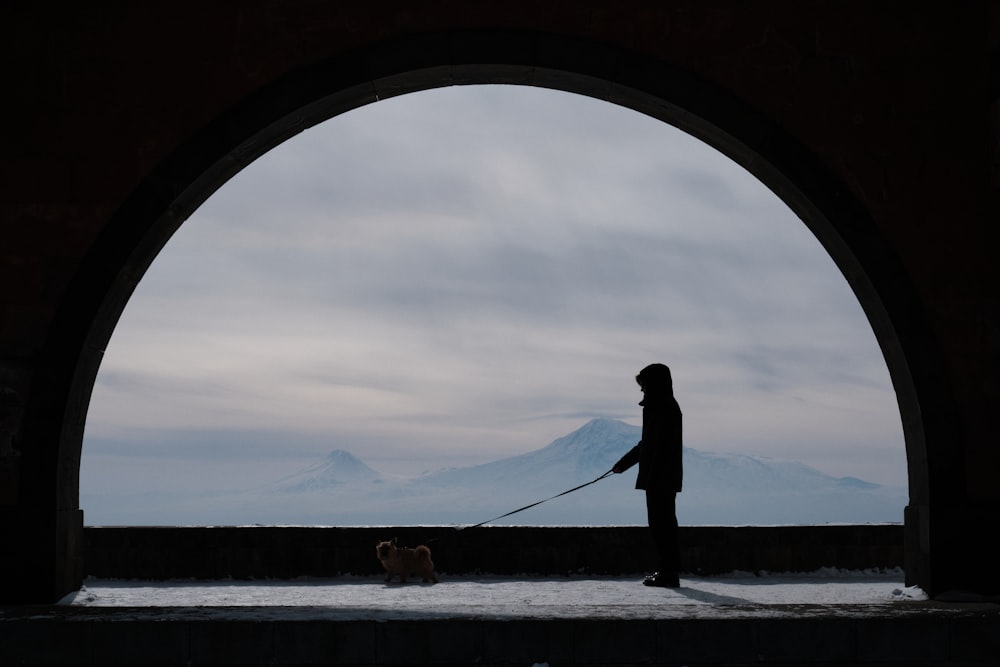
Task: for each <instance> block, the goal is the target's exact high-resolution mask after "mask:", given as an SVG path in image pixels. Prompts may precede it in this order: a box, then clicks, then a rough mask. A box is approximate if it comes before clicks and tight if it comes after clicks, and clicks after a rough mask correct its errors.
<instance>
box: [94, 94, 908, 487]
mask: <svg viewBox="0 0 1000 667" xmlns="http://www.w3.org/2000/svg"><path fill="white" fill-rule="evenodd" d="M651 361H663V362H665V363H668V364H669V365H671V366H672V367H673V369H674V374H675V378H676V380H675V387H676V390H677V393H678V399H679V400H680V402H681V405H682V408H684V412H685V420H686V421H685V435H686V438H687V444H688V445H689V446H693V447H698V448H703V449H707V450H712V451H729V452H738V453H747V454H756V455H765V456H775V457H778V458H793V459H796V460H800V461H803V462H805V463H809V464H811V465H816V467H818V468H820V469H823V470H825V471H827V472H830V473H831V474H838V475H839V474H853V475H855V476H858V477H863V478H867V479H871V480H873V481H879V482H892V483H902V481H903V480H905V458H904V455H903V444H902V435H901V430H900V427H899V416H898V410H897V408H896V405H895V400H894V395H893V392H892V389H891V386H890V384H889V381H888V374H887V372H886V370H885V364H884V361H883V360H882V358H881V355H880V353H879V351H878V346H877V344H876V342H875V339H874V336H873V334H872V332H871V328H870V327H869V326H868V324H867V322H866V320H865V318H864V315H863V313H862V312H861V309H860V307H859V306H858V304H857V301H856V299H854V297H853V295H852V294H851V292H850V289H849V288H848V286H847V284H846V282H845V281H844V279H843V278H842V276H840V274H839V272H838V271H837V269H836V267H835V266H834V265H833V262H832V261H831V260H830V258H829V257H828V256H827V255H826V254H825V252H824V251H823V249H822V248H821V247H820V245H819V243H818V242H817V241H816V239H815V238H814V237H812V235H811V234H810V232H809V231H808V230H807V229H806V227H805V225H804V224H802V222H801V221H799V220H798V219H796V218H795V216H794V215H793V214H792V213H791V212H790V211H789V210H788V209H787V207H785V206H784V205H783V204H782V203H781V202H780V201H778V200H777V199H776V198H775V197H774V195H773V194H772V193H770V192H769V191H768V190H767V189H766V188H765V187H764V186H763V185H761V184H760V183H759V182H757V181H756V180H755V179H754V178H753V177H751V176H750V175H749V174H747V173H745V172H743V171H742V170H741V168H739V167H738V166H736V165H735V164H733V163H732V162H731V161H729V160H728V159H727V158H725V157H723V156H721V155H720V154H719V153H718V152H716V151H714V150H713V149H711V148H709V147H707V146H704V145H702V144H700V143H699V142H698V141H696V140H695V139H693V138H691V137H688V136H686V135H684V134H683V133H681V132H679V131H677V130H675V129H673V128H670V127H668V126H666V125H664V124H662V123H660V122H659V121H655V120H653V119H650V118H648V117H645V116H642V115H641V114H638V113H635V112H632V111H629V110H626V109H621V108H618V107H614V106H612V105H609V104H606V103H603V102H599V101H595V100H590V99H587V98H581V97H578V96H574V95H568V94H564V93H557V92H553V91H546V90H539V89H532V88H516V87H510V86H490V87H461V88H449V89H440V90H434V91H427V92H424V93H418V94H413V95H407V96H403V97H399V98H392V99H390V100H386V101H382V102H378V103H376V104H373V105H369V106H367V107H363V108H361V109H357V110H354V111H352V112H349V113H347V114H344V115H343V116H340V117H337V118H334V119H331V120H330V121H328V122H327V123H324V124H322V125H320V126H317V127H315V128H313V129H311V130H309V131H307V132H305V133H303V134H301V135H299V136H298V137H295V138H294V139H292V140H291V141H289V142H287V143H286V144H284V145H282V146H280V147H278V148H276V149H275V150H273V151H272V152H271V153H269V154H267V155H265V156H264V157H262V158H261V159H259V160H258V161H257V162H256V163H254V164H252V165H250V166H249V167H248V168H247V169H246V170H245V171H244V172H243V173H241V174H239V175H237V176H236V177H235V178H234V179H233V180H232V181H231V182H230V183H228V184H226V185H225V186H224V187H223V188H222V189H221V190H220V191H219V192H218V193H216V194H215V195H214V196H213V197H212V198H211V199H210V200H209V201H208V202H206V204H205V205H204V206H203V207H202V208H201V209H200V210H199V211H197V212H196V213H195V215H193V216H192V218H191V219H190V220H189V221H187V222H186V223H185V224H184V225H183V226H182V228H181V229H180V230H179V231H178V233H177V234H176V235H175V238H174V239H172V240H171V242H170V243H169V244H168V245H167V247H166V248H165V249H164V250H163V252H162V253H161V256H160V257H159V258H158V259H157V260H156V262H154V264H153V266H152V267H151V269H150V271H149V272H148V274H147V276H146V277H145V278H144V279H143V281H142V283H141V284H140V286H139V289H138V290H137V291H136V294H135V296H134V297H133V299H132V301H131V302H130V304H129V306H128V308H127V309H126V312H125V314H124V316H123V318H122V320H121V322H120V324H119V326H118V329H117V330H116V332H115V334H114V337H113V339H112V341H111V345H110V346H109V349H108V351H107V354H106V358H105V361H104V365H103V367H102V370H101V373H100V375H99V377H98V383H97V386H96V388H95V392H94V397H93V400H92V403H91V410H90V415H89V417H88V423H87V440H86V442H85V452H84V457H85V463H86V458H87V456H88V453H89V454H90V455H92V456H93V457H94V459H93V460H94V461H96V460H97V457H99V456H105V457H109V458H106V459H104V460H105V461H106V462H108V465H114V466H127V465H129V464H128V457H127V456H124V454H123V452H133V453H134V454H135V455H136V456H140V455H141V456H160V457H162V458H167V455H168V453H169V455H170V457H171V460H172V461H173V462H174V463H172V464H171V465H174V464H176V465H177V466H179V467H178V470H183V466H184V465H192V466H194V465H199V464H201V465H206V466H209V467H210V466H212V465H217V464H219V463H218V462H219V461H223V460H226V459H227V458H228V459H229V463H230V466H231V465H232V463H233V462H234V461H238V460H239V457H240V456H242V455H245V454H246V453H247V452H248V451H252V452H253V457H252V458H253V460H254V461H257V462H258V463H259V464H260V465H264V462H266V463H267V465H269V466H272V469H275V470H276V467H282V471H286V470H294V469H297V468H298V467H301V463H302V462H303V461H305V463H309V462H311V461H312V460H315V459H316V458H319V457H322V456H323V455H325V453H326V452H327V451H329V450H330V449H333V448H343V449H348V450H351V451H354V452H355V453H357V454H359V455H361V456H362V458H364V459H365V460H366V461H368V462H370V463H373V464H374V463H377V464H378V465H376V467H378V468H380V469H382V470H385V471H387V472H396V471H399V472H405V471H412V470H423V469H427V468H433V467H437V466H439V465H457V464H459V463H470V462H476V461H486V460H491V459H494V458H499V457H501V456H506V455H510V454H513V453H518V452H523V451H527V450H530V449H535V448H537V447H541V446H543V445H545V444H548V442H550V441H551V440H552V439H554V438H556V437H559V436H561V435H564V434H565V433H567V432H569V431H571V430H572V429H574V428H576V427H578V426H579V425H580V424H581V423H582V422H583V421H585V420H586V419H588V418H590V417H593V416H609V417H616V418H624V419H627V420H629V421H632V422H633V423H638V419H639V412H638V407H637V406H636V405H635V404H636V401H637V400H638V397H639V395H638V392H637V389H636V387H635V383H634V380H633V376H634V374H635V373H636V372H637V371H638V369H639V368H641V367H642V366H644V365H646V364H647V363H650V362H651ZM192 433H196V434H198V435H197V437H194V436H192V435H191V434H192ZM248 433H256V434H260V435H259V437H254V438H248V437H247V434H248ZM250 440H252V441H253V443H254V444H253V446H252V447H249V446H248V445H247V444H246V443H247V442H249V441H250ZM272 440H273V441H274V442H275V443H277V442H278V441H281V442H285V443H290V442H291V443H295V444H294V446H291V445H288V446H282V445H279V444H275V446H274V447H273V448H269V446H268V445H267V443H268V442H270V441H272ZM174 441H176V442H184V443H188V444H186V445H185V446H183V447H172V446H171V445H170V444H169V443H171V442H174ZM192 442H197V443H200V444H199V445H198V446H190V443H192ZM123 443H128V446H127V447H124V448H123ZM208 449H210V450H211V454H209V453H208ZM202 452H204V454H202ZM831 452H843V453H848V452H849V453H850V456H837V455H836V454H832V453H831ZM861 452H864V453H865V456H861V455H857V456H856V455H855V454H858V453H861ZM181 454H183V455H182V456H181ZM123 456H124V458H122V457H123ZM202 459H204V461H203V460H202ZM307 459H309V460H307ZM112 460H113V461H114V463H113V464H112V463H110V462H111V461H112ZM817 462H822V465H820V464H818V463H817ZM286 464H287V466H288V467H287V468H285V467H283V466H285V465H286ZM220 465H221V464H220ZM85 470H88V471H92V470H94V468H93V467H92V466H89V465H85ZM88 474H91V473H89V472H88ZM92 474H93V475H97V473H96V472H94V473H92ZM102 474H109V473H108V472H107V471H102ZM254 474H255V475H256V474H263V473H262V472H261V470H257V472H255V473H254ZM90 483H92V482H89V481H88V479H87V478H85V479H84V480H83V484H84V486H85V487H86V486H87V484H90Z"/></svg>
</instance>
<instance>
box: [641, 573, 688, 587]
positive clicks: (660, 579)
mask: <svg viewBox="0 0 1000 667" xmlns="http://www.w3.org/2000/svg"><path fill="white" fill-rule="evenodd" d="M642 585H643V586H656V587H658V588H680V586H681V582H680V579H679V578H678V577H677V575H676V574H669V573H666V572H657V573H655V574H652V575H650V576H648V577H646V578H645V579H643V580H642Z"/></svg>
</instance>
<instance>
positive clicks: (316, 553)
mask: <svg viewBox="0 0 1000 667" xmlns="http://www.w3.org/2000/svg"><path fill="white" fill-rule="evenodd" d="M394 537H395V538H398V540H399V544H400V545H401V546H416V545H418V544H427V545H428V546H430V547H431V549H432V551H433V554H434V562H435V566H436V569H437V570H438V571H439V572H441V573H446V574H476V573H482V574H508V575H515V574H568V573H577V572H578V573H592V574H632V573H642V572H647V571H650V570H652V569H655V558H654V552H653V547H652V543H651V541H650V539H649V536H648V530H647V529H646V528H645V527H642V526H617V527H616V526H599V527H521V526H491V527H480V528H470V529H465V530H459V529H456V528H451V527H420V526H417V527H414V526H409V527H365V528H337V527H270V526H259V527H258V526H251V527H109V528H98V527H88V528H85V529H84V575H85V576H95V577H102V578H126V579H153V580H156V579H176V578H195V579H218V578H229V577H232V578H235V579H263V578H273V579H288V578H294V577H331V576H340V575H348V574H350V575H373V574H377V573H380V572H381V571H382V570H381V566H380V565H379V563H378V562H377V560H376V558H375V544H376V543H377V542H379V541H380V540H385V539H391V538H394ZM680 541H681V569H682V571H683V572H685V573H688V574H699V575H713V574H722V573H726V572H733V571H749V572H758V571H767V572H812V571H815V570H818V569H820V568H841V569H849V570H865V569H892V568H899V567H902V565H903V527H902V526H901V525H857V526H854V525H852V526H773V527H770V526H743V527H723V526H682V527H681V533H680Z"/></svg>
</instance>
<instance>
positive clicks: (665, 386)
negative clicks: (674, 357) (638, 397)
mask: <svg viewBox="0 0 1000 667" xmlns="http://www.w3.org/2000/svg"><path fill="white" fill-rule="evenodd" d="M635 381H636V382H638V383H639V387H641V388H642V392H643V393H644V394H645V395H646V396H673V394H674V381H673V379H672V378H671V377H670V369H669V368H667V367H666V366H664V365H663V364H650V365H649V366H646V367H645V368H643V369H642V370H641V371H639V374H638V375H636V376H635Z"/></svg>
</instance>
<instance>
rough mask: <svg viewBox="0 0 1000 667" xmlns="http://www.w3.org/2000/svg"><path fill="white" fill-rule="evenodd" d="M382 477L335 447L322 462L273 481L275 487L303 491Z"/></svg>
mask: <svg viewBox="0 0 1000 667" xmlns="http://www.w3.org/2000/svg"><path fill="white" fill-rule="evenodd" d="M381 480H382V475H381V474H380V473H379V472H378V471H377V470H374V469H373V468H370V467H368V466H367V465H365V463H363V462H362V461H361V459H359V458H358V457H356V456H354V455H353V454H351V453H350V452H348V451H346V450H343V449H335V450H333V451H332V452H330V453H329V454H328V455H327V457H326V458H325V459H323V460H322V461H320V462H319V463H317V464H315V465H313V466H310V467H308V468H306V469H305V470H302V471H300V472H297V473H295V474H293V475H289V476H288V477H285V478H284V479H280V480H278V481H277V482H275V484H274V489H275V490H276V491H281V492H285V493H302V492H303V491H329V490H333V489H336V488H337V487H340V486H345V485H357V484H370V483H372V482H379V481H381Z"/></svg>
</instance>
